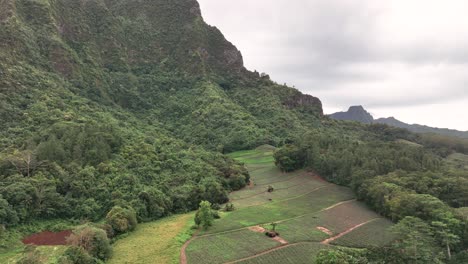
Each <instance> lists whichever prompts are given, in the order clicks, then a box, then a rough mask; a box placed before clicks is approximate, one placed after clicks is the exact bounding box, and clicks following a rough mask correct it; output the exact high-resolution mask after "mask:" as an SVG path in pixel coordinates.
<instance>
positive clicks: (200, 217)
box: [195, 201, 214, 229]
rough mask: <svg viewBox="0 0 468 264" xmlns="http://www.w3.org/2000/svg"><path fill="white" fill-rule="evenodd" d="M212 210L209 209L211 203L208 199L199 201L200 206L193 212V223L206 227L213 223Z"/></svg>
mask: <svg viewBox="0 0 468 264" xmlns="http://www.w3.org/2000/svg"><path fill="white" fill-rule="evenodd" d="M213 219H214V216H213V210H211V203H210V202H208V201H202V202H200V208H199V209H198V211H197V213H196V214H195V224H196V225H197V226H200V225H201V226H202V227H203V228H204V229H207V228H208V227H210V226H211V225H212V224H213Z"/></svg>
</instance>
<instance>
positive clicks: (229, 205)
mask: <svg viewBox="0 0 468 264" xmlns="http://www.w3.org/2000/svg"><path fill="white" fill-rule="evenodd" d="M224 210H225V211H226V212H231V211H234V210H236V208H235V207H234V204H233V203H228V204H226V207H225V208H224Z"/></svg>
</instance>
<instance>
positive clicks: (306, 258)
mask: <svg viewBox="0 0 468 264" xmlns="http://www.w3.org/2000/svg"><path fill="white" fill-rule="evenodd" d="M272 154H273V149H272V148H271V147H262V148H260V149H256V150H252V151H241V152H236V153H232V154H230V156H231V157H233V158H235V159H238V160H240V161H243V162H245V163H246V165H247V167H248V169H249V171H250V174H251V178H252V184H251V185H250V186H248V187H246V188H244V189H243V190H240V191H237V192H233V193H231V194H230V199H231V202H232V203H233V204H234V205H235V206H236V210H235V211H233V212H228V213H222V214H221V219H219V220H216V221H215V222H214V225H213V226H212V227H210V228H209V229H208V230H206V231H201V232H200V233H199V234H198V235H197V236H195V237H194V238H193V239H192V240H191V241H190V243H188V245H187V247H186V250H185V251H184V252H185V253H186V256H187V263H189V264H192V263H193V264H198V263H204V264H205V263H206V264H209V263H270V264H271V263H299V264H300V263H313V260H314V257H315V255H316V254H317V252H318V251H319V250H321V249H324V248H329V247H334V245H340V246H348V247H356V248H361V247H366V246H372V245H374V244H376V245H383V244H386V243H389V242H390V241H391V240H392V239H394V238H393V236H392V235H391V234H390V232H389V227H390V226H391V225H392V223H391V222H390V221H388V220H386V219H383V218H381V217H380V216H379V215H377V214H376V213H374V212H373V211H371V210H370V209H368V208H367V207H366V206H365V205H364V204H362V203H360V202H357V201H356V200H355V197H354V194H353V193H352V191H351V190H350V189H349V188H346V187H341V186H337V185H334V184H330V183H328V182H326V181H324V180H323V179H321V178H320V177H319V176H317V175H315V174H314V173H311V172H307V171H303V170H301V171H296V172H293V173H283V172H281V171H279V170H278V169H277V168H276V167H275V165H274V163H273V158H272ZM268 186H272V187H273V188H274V191H273V192H271V193H269V192H267V189H268ZM273 222H275V223H277V226H276V230H277V231H278V232H279V233H280V238H278V239H277V240H273V239H271V238H268V237H267V236H265V235H264V234H263V232H262V231H264V230H266V229H270V228H271V223H273ZM354 240H357V241H354ZM182 263H184V262H182Z"/></svg>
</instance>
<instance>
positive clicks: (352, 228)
mask: <svg viewBox="0 0 468 264" xmlns="http://www.w3.org/2000/svg"><path fill="white" fill-rule="evenodd" d="M377 219H380V218H379V217H378V218H374V219H371V220H369V221H366V222H364V223H360V224H359V225H356V226H353V227H351V228H349V229H348V230H346V231H344V232H341V233H339V234H338V235H336V236H334V237H330V238H327V239H325V240H324V241H322V242H320V243H321V244H324V245H328V244H330V242H332V241H334V240H336V239H338V238H340V237H342V236H344V235H346V234H348V233H351V232H352V231H353V230H354V229H356V228H359V227H361V226H363V225H365V224H368V223H370V222H372V221H375V220H377Z"/></svg>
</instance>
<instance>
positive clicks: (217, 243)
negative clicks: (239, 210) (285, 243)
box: [186, 229, 281, 263]
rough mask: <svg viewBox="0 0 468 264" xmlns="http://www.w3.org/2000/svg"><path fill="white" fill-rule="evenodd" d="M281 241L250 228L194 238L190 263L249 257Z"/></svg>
mask: <svg viewBox="0 0 468 264" xmlns="http://www.w3.org/2000/svg"><path fill="white" fill-rule="evenodd" d="M279 245H281V243H279V242H277V241H275V240H273V239H268V238H267V237H266V236H265V235H264V234H263V233H258V232H254V231H251V230H248V229H244V230H239V231H235V232H229V233H225V234H219V235H215V236H205V237H200V238H197V239H194V240H193V241H192V242H191V243H190V245H189V247H188V248H187V250H186V254H187V256H188V258H187V260H188V263H224V262H228V261H233V260H237V259H240V258H244V257H249V256H252V255H255V254H258V253H260V252H263V251H265V250H268V249H272V248H275V247H277V246H279Z"/></svg>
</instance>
